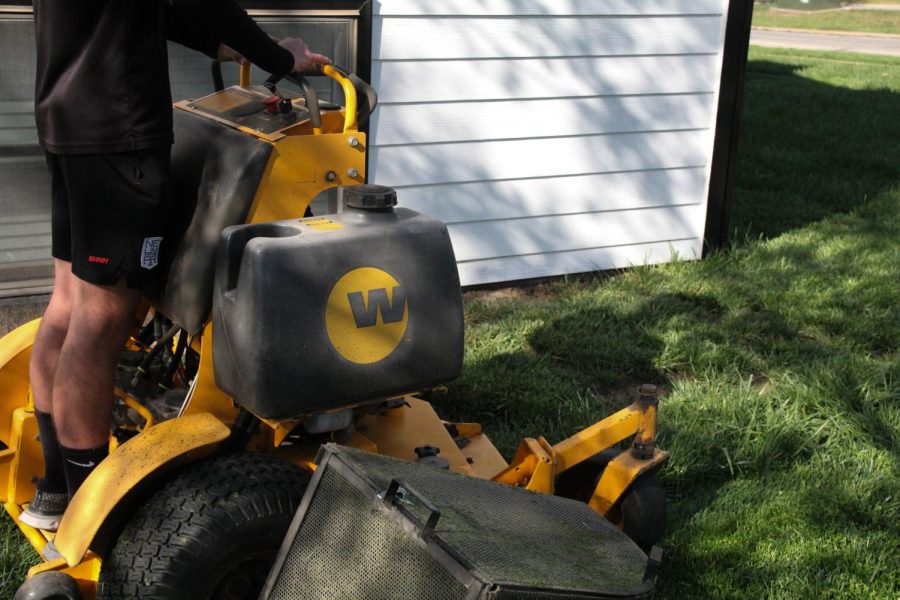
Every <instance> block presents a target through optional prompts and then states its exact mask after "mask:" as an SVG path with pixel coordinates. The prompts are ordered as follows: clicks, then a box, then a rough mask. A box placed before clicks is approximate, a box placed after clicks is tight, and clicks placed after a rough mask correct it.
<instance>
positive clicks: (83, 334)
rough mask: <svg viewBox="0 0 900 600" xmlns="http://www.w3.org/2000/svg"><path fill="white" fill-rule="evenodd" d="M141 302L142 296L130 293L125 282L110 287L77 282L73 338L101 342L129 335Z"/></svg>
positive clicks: (132, 291)
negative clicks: (74, 336) (91, 339)
mask: <svg viewBox="0 0 900 600" xmlns="http://www.w3.org/2000/svg"><path fill="white" fill-rule="evenodd" d="M139 300H140V292H139V291H138V290H133V289H129V288H128V287H127V286H126V285H125V284H124V281H120V283H119V284H116V285H113V286H107V285H97V284H93V283H88V282H86V281H82V280H76V284H75V293H74V294H73V301H72V310H71V323H70V325H69V331H70V335H72V334H74V335H76V336H78V337H79V338H93V339H94V340H95V341H101V342H102V341H104V340H109V341H113V338H115V339H118V338H119V337H121V336H122V335H126V334H127V332H128V330H129V328H130V326H131V325H132V324H133V322H134V320H135V313H136V309H137V305H138V301H139Z"/></svg>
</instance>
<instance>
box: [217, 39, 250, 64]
mask: <svg viewBox="0 0 900 600" xmlns="http://www.w3.org/2000/svg"><path fill="white" fill-rule="evenodd" d="M216 58H217V59H218V60H219V62H229V61H234V62H236V63H237V64H239V65H249V64H250V61H249V60H247V59H246V57H244V55H242V54H241V53H240V52H238V51H237V50H235V49H233V48H231V47H230V46H226V45H225V44H219V50H218V51H217V52H216Z"/></svg>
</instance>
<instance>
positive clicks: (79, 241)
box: [47, 146, 172, 288]
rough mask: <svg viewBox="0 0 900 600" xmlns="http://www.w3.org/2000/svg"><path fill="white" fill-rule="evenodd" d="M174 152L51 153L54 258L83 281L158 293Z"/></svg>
mask: <svg viewBox="0 0 900 600" xmlns="http://www.w3.org/2000/svg"><path fill="white" fill-rule="evenodd" d="M169 152H170V147H169V146H157V147H153V148H148V149H146V150H137V151H134V152H121V153H116V154H89V155H71V154H52V153H50V152H48V153H47V165H48V166H49V167H50V177H51V186H52V197H53V243H52V253H53V257H54V258H58V259H60V260H65V261H69V262H71V263H72V273H74V274H75V276H76V277H78V278H79V279H83V280H84V281H88V282H90V283H96V284H99V285H113V284H115V283H116V282H117V281H118V280H119V279H120V278H121V277H125V278H126V280H127V283H128V287H130V288H148V287H153V286H155V285H156V284H157V283H158V281H157V278H158V277H159V275H160V273H159V272H160V271H161V270H162V269H161V268H160V267H159V256H160V254H159V252H160V247H161V245H162V244H164V243H165V239H164V238H163V235H164V234H163V232H164V230H165V223H166V217H167V215H168V213H169V207H170V205H171V197H172V192H171V183H170V165H169Z"/></svg>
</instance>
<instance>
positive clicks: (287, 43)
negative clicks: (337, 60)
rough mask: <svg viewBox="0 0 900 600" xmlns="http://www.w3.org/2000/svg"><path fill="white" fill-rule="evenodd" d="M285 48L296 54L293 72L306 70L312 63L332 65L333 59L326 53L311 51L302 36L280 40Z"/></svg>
mask: <svg viewBox="0 0 900 600" xmlns="http://www.w3.org/2000/svg"><path fill="white" fill-rule="evenodd" d="M278 43H279V45H281V46H282V47H283V48H286V49H287V50H289V51H290V53H291V54H293V55H294V69H293V71H292V72H293V73H299V72H301V71H305V70H306V69H308V68H309V67H311V66H312V65H330V64H331V59H330V58H328V57H327V56H325V55H324V54H316V53H315V52H310V51H309V48H308V47H307V45H306V42H304V41H303V40H301V39H300V38H284V39H282V40H281V41H280V42H278Z"/></svg>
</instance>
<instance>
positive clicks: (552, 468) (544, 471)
mask: <svg viewBox="0 0 900 600" xmlns="http://www.w3.org/2000/svg"><path fill="white" fill-rule="evenodd" d="M555 475H556V451H555V450H554V449H553V447H552V446H551V445H550V444H549V443H547V440H545V439H544V438H542V437H539V438H537V439H534V438H525V439H524V440H522V443H521V444H519V449H518V450H516V455H515V457H513V460H512V462H511V463H510V465H509V466H508V467H507V468H506V469H504V470H503V471H502V472H501V473H500V474H498V475H497V476H495V477H494V481H498V482H500V483H505V484H507V485H514V486H516V487H523V488H525V489H527V490H532V491H535V492H542V493H544V494H552V493H553V479H554V477H555Z"/></svg>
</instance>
